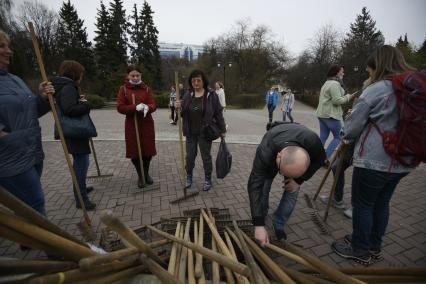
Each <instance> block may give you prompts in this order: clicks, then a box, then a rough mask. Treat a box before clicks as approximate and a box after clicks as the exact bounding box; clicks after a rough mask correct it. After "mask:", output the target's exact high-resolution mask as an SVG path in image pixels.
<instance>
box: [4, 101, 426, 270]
mask: <svg viewBox="0 0 426 284" xmlns="http://www.w3.org/2000/svg"><path fill="white" fill-rule="evenodd" d="M313 112H314V111H313V109H312V108H310V107H308V106H305V105H302V104H301V103H296V106H295V111H294V117H295V120H296V121H298V122H300V123H302V124H304V125H306V126H308V127H310V128H312V129H314V130H315V131H317V132H318V122H317V120H316V118H315V117H314V115H313ZM92 117H93V119H94V122H95V124H96V126H97V128H98V133H99V137H98V138H97V139H96V140H95V147H96V151H97V155H98V159H99V163H100V166H101V172H102V173H103V174H113V177H110V178H104V179H99V180H91V181H90V182H89V183H90V184H91V185H93V186H94V187H95V191H94V192H92V193H91V199H92V200H93V201H94V202H95V203H96V204H97V205H98V210H97V211H94V212H89V216H90V217H91V218H92V222H93V228H94V229H96V231H97V232H98V233H99V232H100V231H101V228H102V227H103V225H101V224H100V220H99V214H100V212H101V210H103V209H111V210H113V211H114V212H115V214H116V215H118V216H119V217H120V218H121V219H122V220H123V221H125V222H126V223H127V224H128V225H129V226H131V227H132V228H138V227H140V226H141V225H145V224H151V223H154V222H156V221H159V220H160V218H161V217H170V216H178V215H182V212H183V210H187V209H195V208H199V207H219V208H230V211H231V213H232V215H233V216H234V217H235V218H237V219H249V218H250V209H249V201H248V195H247V191H246V185H247V179H248V175H249V173H250V170H251V164H252V161H253V157H254V153H255V149H256V144H257V143H258V142H259V141H260V139H261V137H262V135H263V134H264V132H265V124H266V120H267V112H266V110H265V109H263V110H228V111H226V113H225V118H226V119H227V122H228V124H229V132H228V134H227V141H228V142H229V148H230V151H231V152H232V154H233V165H232V171H231V173H230V174H229V175H228V176H227V177H226V178H225V179H224V180H216V178H214V179H213V184H214V188H213V189H212V190H211V191H210V192H208V193H205V192H200V195H198V196H197V197H195V198H191V199H188V200H187V201H186V202H182V203H181V204H178V205H171V204H170V203H169V201H170V200H173V199H175V198H177V197H179V196H181V194H182V180H181V178H180V175H179V172H178V167H179V165H180V162H179V155H178V153H179V152H178V151H179V146H178V142H177V137H178V136H177V127H176V126H173V125H170V124H169V123H168V112H167V110H158V111H157V112H156V113H155V117H154V119H155V122H156V132H157V149H158V155H157V156H156V157H155V158H154V159H153V163H152V177H153V179H154V181H155V182H156V183H159V184H160V189H159V190H157V191H150V192H145V193H140V192H138V188H137V186H136V181H137V176H136V173H135V171H134V169H133V166H132V165H131V163H130V162H129V161H128V160H127V159H125V158H124V156H125V146H124V141H123V138H124V134H123V124H124V117H123V116H122V115H120V114H117V113H116V112H115V110H96V111H93V113H92ZM280 117H281V114H280V113H279V111H278V110H277V111H276V113H275V118H276V119H279V118H280ZM41 124H42V129H43V140H44V142H43V146H44V151H45V153H46V159H45V167H44V172H43V177H42V183H43V186H44V189H45V195H46V202H47V205H46V207H47V211H48V212H47V213H48V216H49V218H50V219H51V220H52V221H53V222H54V223H56V224H57V225H59V226H60V227H62V228H63V229H65V230H67V231H68V232H70V233H72V234H75V235H79V234H80V233H79V231H78V230H77V228H76V226H75V224H76V223H78V222H79V221H80V220H81V218H82V212H81V210H77V209H76V208H75V203H74V200H73V199H74V198H73V194H72V186H71V180H70V177H69V173H68V171H67V169H66V163H65V161H64V157H63V152H62V149H61V146H60V144H59V143H58V142H55V141H52V137H53V134H52V130H53V126H52V125H53V124H52V120H51V116H50V115H46V116H45V117H43V118H42V119H41ZM217 149H218V144H217V143H215V144H214V145H213V148H212V154H213V156H214V157H215V155H216V153H217ZM89 172H90V174H95V173H96V170H95V167H94V163H93V161H92V164H91V167H90V169H89ZM350 172H351V171H347V173H346V180H347V182H346V184H347V188H348V191H347V193H346V194H345V197H344V201H345V203H346V204H350V194H349V193H348V192H349V188H350V185H349V184H350V180H351V173H350ZM324 173H325V170H324V169H321V170H319V171H318V172H317V174H316V175H315V176H314V177H313V178H312V179H311V180H309V181H308V182H306V183H304V184H303V186H302V192H301V194H300V195H299V201H298V203H297V206H296V209H295V211H294V213H293V216H292V218H291V219H290V221H289V226H288V227H287V228H286V231H287V233H288V237H289V240H290V241H292V242H295V243H297V244H300V245H303V246H304V248H305V249H308V250H309V251H310V252H311V253H313V254H315V255H317V256H318V257H320V258H321V259H323V260H324V261H326V262H328V263H332V264H334V265H339V266H352V265H354V263H352V262H349V261H346V260H344V259H342V258H340V257H338V256H337V255H335V254H334V253H332V251H331V249H330V244H331V242H332V241H333V240H334V239H339V238H342V237H343V236H344V235H345V234H347V233H350V232H351V220H350V219H347V218H345V217H344V216H343V214H342V211H339V210H336V209H331V211H330V215H329V218H328V228H329V230H330V231H331V236H327V235H322V234H321V233H320V231H319V229H318V228H317V227H316V225H314V223H313V222H312V221H311V219H310V216H309V214H308V213H307V211H308V208H307V205H306V202H305V200H304V198H303V193H307V194H309V195H310V196H312V195H313V194H314V192H315V191H316V188H317V186H318V184H319V182H320V180H321V178H322V177H323V175H324ZM202 181H203V170H202V166H201V159H200V157H198V158H197V161H196V168H195V170H194V187H193V189H197V190H200V189H201V186H202ZM324 188H325V189H324V192H328V190H329V189H330V188H331V178H329V180H328V181H327V183H326V185H325V187H324ZM425 189H426V166H425V165H422V166H420V167H419V168H418V169H416V170H415V171H414V172H413V173H411V174H410V175H409V176H407V177H406V178H404V179H403V180H402V181H401V183H400V184H399V186H398V188H397V190H396V192H395V194H394V197H393V199H392V203H391V217H390V224H389V226H388V230H387V234H386V236H385V238H384V244H383V254H384V257H385V260H384V261H382V262H380V263H377V264H375V266H389V265H390V266H415V265H423V266H424V265H426V257H425V255H426V217H425V216H426V190H425ZM281 194H282V189H281V181H280V179H279V178H277V179H276V180H275V182H274V184H273V188H272V190H271V194H270V208H276V206H277V204H278V202H279V200H280V197H281ZM317 207H318V209H319V210H320V214H321V215H322V214H323V212H324V209H325V206H324V205H322V204H320V203H319V202H317ZM270 213H271V211H270ZM0 255H2V256H8V257H18V258H34V257H36V256H41V255H43V254H42V253H40V252H37V251H33V250H32V251H29V252H21V251H20V250H19V248H18V246H17V245H16V244H13V243H11V242H9V241H7V240H2V239H0ZM280 260H281V261H283V262H285V260H284V259H280ZM286 263H288V262H286Z"/></svg>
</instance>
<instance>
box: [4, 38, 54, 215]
mask: <svg viewBox="0 0 426 284" xmlns="http://www.w3.org/2000/svg"><path fill="white" fill-rule="evenodd" d="M9 44H10V39H9V36H8V35H7V34H6V33H4V32H3V31H1V30H0V186H2V187H3V188H5V189H6V190H7V191H9V192H10V193H12V194H13V195H15V196H16V197H17V198H19V199H20V200H22V201H23V202H25V203H26V204H27V205H28V206H31V207H32V208H33V209H34V210H36V211H38V212H39V213H40V214H42V215H45V216H46V209H45V202H44V193H43V188H42V185H41V182H40V177H41V174H42V170H43V158H44V155H43V149H42V145H41V128H40V125H39V122H38V118H39V117H41V116H42V115H44V114H46V113H47V112H48V111H49V110H50V107H49V103H48V101H47V99H46V93H48V92H50V93H53V92H54V89H53V87H52V85H51V84H50V83H49V84H48V83H42V84H40V86H39V90H40V91H42V92H43V94H42V95H41V96H35V95H34V94H33V93H32V92H31V91H30V89H29V88H28V87H27V86H26V85H25V83H24V82H23V81H22V80H21V79H20V78H18V77H17V76H15V75H13V74H10V73H9V72H7V68H8V66H9V63H10V58H11V57H12V50H10V48H9ZM0 190H3V189H0Z"/></svg>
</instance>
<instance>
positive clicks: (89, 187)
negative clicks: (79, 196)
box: [86, 186, 95, 193]
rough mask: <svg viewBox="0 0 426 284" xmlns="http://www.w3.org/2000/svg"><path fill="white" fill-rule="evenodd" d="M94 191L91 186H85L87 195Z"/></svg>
mask: <svg viewBox="0 0 426 284" xmlns="http://www.w3.org/2000/svg"><path fill="white" fill-rule="evenodd" d="M94 189H95V188H94V187H93V186H87V187H86V191H87V193H90V192H92V191H93V190H94Z"/></svg>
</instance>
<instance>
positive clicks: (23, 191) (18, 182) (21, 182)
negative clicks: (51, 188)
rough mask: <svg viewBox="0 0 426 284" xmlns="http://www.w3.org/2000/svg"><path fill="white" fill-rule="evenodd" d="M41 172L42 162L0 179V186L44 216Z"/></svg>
mask: <svg viewBox="0 0 426 284" xmlns="http://www.w3.org/2000/svg"><path fill="white" fill-rule="evenodd" d="M42 172H43V162H41V163H39V164H37V165H34V166H33V167H31V168H30V169H28V170H27V171H25V172H23V173H21V174H19V175H16V176H12V177H0V185H1V186H2V187H4V188H5V189H6V190H7V191H9V192H10V193H12V194H13V195H14V196H16V197H17V198H19V199H20V200H22V201H23V202H25V203H26V204H27V205H28V206H30V207H31V208H33V209H34V210H36V211H37V212H39V213H40V214H42V215H44V216H46V208H45V207H44V193H43V188H42V186H41V182H40V177H41V174H42Z"/></svg>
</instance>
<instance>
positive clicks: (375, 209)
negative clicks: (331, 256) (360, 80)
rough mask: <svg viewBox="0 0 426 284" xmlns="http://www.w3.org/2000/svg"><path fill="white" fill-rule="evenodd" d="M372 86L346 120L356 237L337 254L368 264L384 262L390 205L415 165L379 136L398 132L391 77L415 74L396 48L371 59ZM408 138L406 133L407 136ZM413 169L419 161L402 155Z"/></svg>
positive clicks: (340, 245) (387, 48) (344, 242)
mask: <svg viewBox="0 0 426 284" xmlns="http://www.w3.org/2000/svg"><path fill="white" fill-rule="evenodd" d="M367 66H368V67H370V68H371V69H372V70H373V72H372V78H371V79H372V83H371V85H370V86H368V87H367V88H366V89H365V90H364V91H363V93H362V94H361V96H360V98H359V100H358V102H357V104H356V105H355V107H354V109H353V110H352V112H351V114H350V115H349V117H348V118H347V119H346V121H345V127H344V135H343V137H342V138H343V141H344V143H345V144H353V143H355V151H354V157H353V166H354V170H353V175H352V207H353V221H352V234H350V235H347V236H345V238H344V240H340V241H337V242H334V243H333V244H332V249H333V250H334V252H336V253H337V254H338V255H340V256H342V257H344V258H347V259H352V260H355V261H358V262H361V263H364V264H368V263H369V262H370V260H371V259H372V258H375V259H377V258H380V251H381V246H382V239H383V236H384V234H385V232H386V227H387V225H388V221H389V203H390V200H391V198H392V195H393V193H394V191H395V188H396V186H397V185H398V183H399V182H400V180H401V179H402V178H403V177H405V176H406V175H407V174H408V173H409V172H410V171H412V170H414V168H415V166H414V165H413V166H406V165H403V164H402V163H400V162H399V161H398V160H394V159H392V158H391V156H390V155H389V154H388V153H387V152H386V150H385V148H384V145H383V144H384V140H383V137H382V134H381V133H380V132H381V131H383V132H384V131H390V132H392V131H395V130H396V129H397V123H398V115H397V112H398V110H397V97H396V94H395V91H394V89H393V87H392V81H391V80H389V78H390V77H392V76H394V75H397V74H400V73H403V72H405V71H410V70H414V68H412V67H411V66H409V65H408V64H407V63H406V62H405V59H404V56H403V55H402V53H401V52H400V51H399V50H398V49H397V48H395V47H393V46H389V45H384V46H382V47H380V48H378V49H377V50H376V51H375V52H373V54H371V55H370V57H369V58H368V60H367ZM405 135H407V134H405ZM403 157H404V160H405V161H407V162H408V165H410V164H411V161H413V160H414V159H415V158H416V157H414V156H403Z"/></svg>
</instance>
